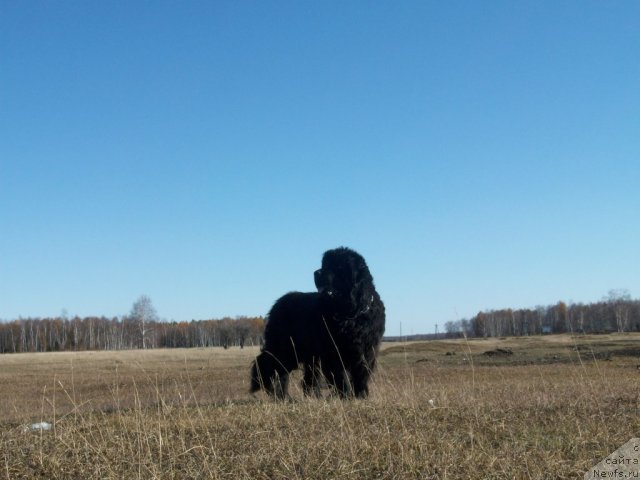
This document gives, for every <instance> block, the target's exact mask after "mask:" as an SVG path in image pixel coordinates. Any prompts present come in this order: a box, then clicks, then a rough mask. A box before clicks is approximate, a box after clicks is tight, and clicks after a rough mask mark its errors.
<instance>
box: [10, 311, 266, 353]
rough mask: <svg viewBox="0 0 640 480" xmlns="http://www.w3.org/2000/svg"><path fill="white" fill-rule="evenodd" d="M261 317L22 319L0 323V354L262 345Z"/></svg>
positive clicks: (129, 316) (128, 316)
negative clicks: (164, 319)
mask: <svg viewBox="0 0 640 480" xmlns="http://www.w3.org/2000/svg"><path fill="white" fill-rule="evenodd" d="M263 330H264V318H262V317H236V318H223V319H212V320H197V321H196V320H192V321H190V322H175V321H174V322H163V321H159V320H157V319H154V318H148V319H145V321H144V322H141V320H140V318H139V317H135V316H133V315H127V316H124V317H120V318H118V317H114V318H106V317H84V318H80V317H74V318H65V317H55V318H21V319H18V320H13V321H10V322H5V323H0V353H18V352H56V351H69V350H71V351H73V350H127V349H136V348H190V347H224V348H227V347H231V346H238V347H244V346H245V345H259V344H260V341H261V338H262V332H263Z"/></svg>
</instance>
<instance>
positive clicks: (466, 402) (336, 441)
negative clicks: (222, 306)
mask: <svg viewBox="0 0 640 480" xmlns="http://www.w3.org/2000/svg"><path fill="white" fill-rule="evenodd" d="M639 339H640V337H638V336H625V337H612V338H603V337H590V338H570V337H569V336H563V337H562V338H558V337H539V338H537V339H505V340H491V341H484V340H474V341H470V342H465V341H456V342H450V341H442V342H428V343H412V344H408V345H405V346H401V345H390V346H385V347H384V348H383V355H382V356H381V362H380V369H379V370H378V372H377V373H376V375H375V377H374V384H373V385H372V396H371V398H370V399H368V400H366V401H350V402H344V401H340V400H336V399H328V400H309V399H303V398H302V396H301V393H300V391H299V389H298V388H297V386H296V385H293V386H292V387H293V388H292V390H293V392H292V393H293V396H294V398H295V400H294V401H293V402H287V403H274V402H271V401H270V400H268V399H266V398H264V397H258V398H251V397H250V396H249V395H248V394H247V393H246V391H247V389H248V385H247V374H248V365H249V362H250V360H251V358H252V357H253V356H254V355H255V353H256V351H255V350H251V349H245V350H242V351H241V350H237V349H230V350H227V351H224V350H221V349H202V350H167V351H145V352H139V351H137V352H113V353H108V352H87V353H78V354H32V355H5V356H0V381H1V382H2V383H1V384H2V385H3V388H2V389H1V390H0V400H1V403H0V414H2V420H0V452H1V453H0V477H5V478H11V479H13V478H34V477H35V478H145V479H149V478H216V479H217V478H221V479H222V478H247V479H249V478H252V479H253V478H257V479H275V478H280V479H292V478H318V479H327V478H352V479H362V478H452V479H458V478H505V479H506V478H582V475H583V474H584V471H585V470H586V469H587V468H588V467H590V466H592V465H593V464H595V463H597V462H598V461H599V460H600V459H601V458H603V457H605V456H606V455H608V454H609V453H611V452H612V451H613V450H615V449H616V448H618V447H619V446H620V445H622V444H623V443H625V442H626V441H627V440H629V439H630V438H632V437H634V436H637V434H638V430H640V420H639V417H638V413H639V408H640V404H639V397H638V393H639V392H640V390H639V389H638V387H639V386H640V385H639V381H640V373H639V372H638V371H637V369H636V363H637V361H638V359H637V358H634V357H632V356H629V355H624V356H616V355H613V356H612V357H611V360H610V361H601V360H598V358H597V357H594V356H592V357H591V358H582V357H583V353H584V352H585V351H588V349H587V347H579V348H577V349H576V348H575V347H576V345H585V344H588V345H590V347H589V348H591V349H592V350H593V351H596V350H598V351H599V350H600V349H605V350H606V349H614V350H616V349H621V350H624V349H626V350H629V348H631V346H633V345H636V344H639V343H640V342H639V341H638V340H639ZM630 342H631V343H630ZM634 342H635V343H634ZM602 344H607V346H602ZM500 346H506V347H508V348H511V349H512V350H513V352H514V354H513V355H512V356H510V357H507V358H500V359H487V358H485V356H484V355H482V352H484V351H486V350H489V349H495V348H497V347H500ZM562 349H564V350H562ZM451 351H455V352H456V355H446V352H451ZM565 351H566V352H565ZM561 353H566V355H567V356H568V358H569V359H570V360H568V361H565V360H564V359H559V358H558V359H556V360H558V361H557V362H552V361H550V360H549V358H548V356H549V355H551V356H553V355H558V354H561ZM574 357H576V359H575V361H574V359H573V358H574ZM585 357H588V356H585ZM463 358H466V359H467V360H466V361H465V360H463ZM522 358H526V359H527V361H528V362H530V363H527V364H523V363H521V362H520V360H522ZM594 358H595V359H594ZM551 359H552V360H553V357H551ZM483 362H485V363H483ZM486 362H493V364H489V363H486ZM41 420H44V421H48V422H51V423H52V424H53V426H54V428H53V429H52V430H50V431H26V432H25V431H24V427H25V425H29V424H30V423H33V422H38V421H41Z"/></svg>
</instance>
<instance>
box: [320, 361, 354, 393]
mask: <svg viewBox="0 0 640 480" xmlns="http://www.w3.org/2000/svg"><path fill="white" fill-rule="evenodd" d="M325 377H326V379H327V382H329V384H330V385H331V387H332V389H333V391H334V392H335V393H337V394H338V396H340V398H351V397H353V388H352V385H351V379H350V378H349V373H348V372H347V371H346V370H345V369H344V368H342V366H340V367H338V368H335V369H329V370H328V371H326V372H325Z"/></svg>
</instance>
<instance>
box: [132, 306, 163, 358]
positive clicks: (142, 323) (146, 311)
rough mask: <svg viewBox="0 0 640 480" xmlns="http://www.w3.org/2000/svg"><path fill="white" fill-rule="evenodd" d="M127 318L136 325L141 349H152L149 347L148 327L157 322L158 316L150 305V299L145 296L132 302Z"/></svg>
mask: <svg viewBox="0 0 640 480" xmlns="http://www.w3.org/2000/svg"><path fill="white" fill-rule="evenodd" d="M129 317H130V318H131V320H133V321H134V322H135V323H136V324H137V325H138V330H139V332H140V346H141V347H142V348H147V347H148V346H151V347H152V348H153V346H154V345H149V339H148V335H149V333H150V330H149V328H148V325H149V323H153V322H156V321H157V320H158V314H157V313H156V309H155V308H154V307H153V304H152V303H151V298H149V297H148V296H147V295H141V296H140V298H138V300H136V301H135V302H134V304H133V307H131V314H130V315H129Z"/></svg>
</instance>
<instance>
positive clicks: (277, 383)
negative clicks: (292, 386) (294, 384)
mask: <svg viewBox="0 0 640 480" xmlns="http://www.w3.org/2000/svg"><path fill="white" fill-rule="evenodd" d="M270 387H271V388H269V393H271V394H272V395H273V396H274V397H275V398H276V400H285V399H287V398H288V396H289V394H288V393H287V389H288V387H289V373H288V372H287V371H286V370H283V371H277V372H275V375H274V376H273V377H271V385H270Z"/></svg>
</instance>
